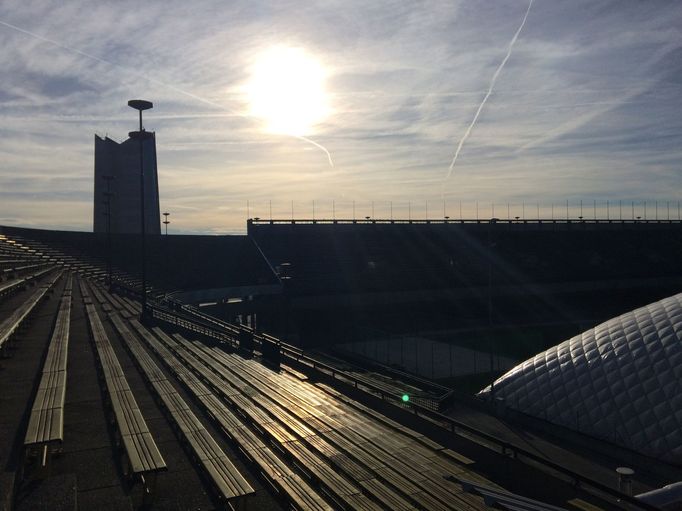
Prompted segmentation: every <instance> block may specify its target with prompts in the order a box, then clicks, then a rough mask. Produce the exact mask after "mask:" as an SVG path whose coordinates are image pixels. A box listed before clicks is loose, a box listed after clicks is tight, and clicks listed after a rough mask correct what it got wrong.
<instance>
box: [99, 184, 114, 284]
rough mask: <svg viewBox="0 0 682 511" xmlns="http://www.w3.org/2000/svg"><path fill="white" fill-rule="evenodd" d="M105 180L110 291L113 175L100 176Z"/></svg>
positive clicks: (109, 282)
mask: <svg viewBox="0 0 682 511" xmlns="http://www.w3.org/2000/svg"><path fill="white" fill-rule="evenodd" d="M102 177H103V178H104V180H105V181H106V182H107V192H106V195H107V202H106V204H107V281H108V282H107V284H108V286H109V292H111V197H112V193H111V180H112V179H114V176H102Z"/></svg>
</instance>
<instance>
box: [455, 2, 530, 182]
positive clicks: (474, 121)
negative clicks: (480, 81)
mask: <svg viewBox="0 0 682 511" xmlns="http://www.w3.org/2000/svg"><path fill="white" fill-rule="evenodd" d="M532 5H533V0H530V2H529V3H528V9H526V14H525V16H524V17H523V20H522V21H521V25H519V28H518V30H517V31H516V33H515V34H514V37H512V40H511V42H510V43H509V48H507V54H506V55H505V56H504V59H502V62H501V63H500V65H499V66H498V67H497V70H496V71H495V74H494V75H493V79H492V80H491V81H490V86H489V87H488V92H486V94H485V97H484V98H483V101H481V104H480V105H478V110H476V115H474V118H473V120H472V121H471V124H469V127H468V128H467V130H466V131H465V132H464V136H463V137H462V139H461V140H460V141H459V145H458V146H457V150H456V151H455V156H454V157H453V158H452V163H450V168H449V170H448V175H447V177H446V178H445V179H449V178H450V176H451V175H452V169H454V168H455V162H456V161H457V157H458V156H459V152H460V151H461V150H462V146H463V145H464V141H465V140H466V139H467V138H469V134H470V133H471V130H472V128H473V127H474V124H476V121H477V120H478V116H479V115H480V114H481V110H483V106H484V105H485V102H486V101H488V97H490V94H491V93H492V92H493V88H494V87H495V82H496V81H497V77H498V76H499V75H500V71H502V68H503V67H504V65H505V64H506V63H507V60H509V57H510V56H511V54H512V49H513V48H514V43H515V42H516V39H517V38H518V37H519V34H520V33H521V30H522V29H523V26H524V25H525V24H526V19H528V13H529V12H530V8H531V6H532Z"/></svg>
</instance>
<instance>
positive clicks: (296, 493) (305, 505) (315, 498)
mask: <svg viewBox="0 0 682 511" xmlns="http://www.w3.org/2000/svg"><path fill="white" fill-rule="evenodd" d="M131 323H133V324H134V323H135V322H131ZM154 333H155V334H156V335H157V336H158V337H159V338H162V339H164V341H165V342H168V343H173V340H172V339H171V338H170V337H168V336H167V335H166V334H165V333H164V332H163V331H162V330H160V329H159V328H158V327H156V328H154ZM142 337H143V339H145V341H146V342H147V343H148V345H149V346H150V347H152V346H153V347H154V348H153V349H154V351H155V352H156V353H157V354H159V355H160V356H161V358H162V360H163V361H164V363H165V364H166V365H167V366H168V367H169V368H172V369H171V370H172V371H173V372H174V374H176V375H177V374H178V373H180V374H183V373H184V376H183V381H191V379H192V377H194V378H195V380H196V381H199V380H198V376H194V375H193V374H192V373H191V372H189V369H188V367H187V366H185V365H184V364H181V363H179V359H178V358H177V355H176V354H175V353H174V352H172V351H171V350H169V349H167V348H166V347H165V346H163V345H162V344H160V343H159V341H158V340H157V339H156V338H154V337H152V336H149V335H143V336H142ZM223 386H224V385H223ZM188 388H189V389H191V387H188ZM195 397H196V399H197V400H198V401H199V402H201V403H202V405H203V406H204V407H205V409H206V411H207V413H208V415H209V416H210V417H212V418H213V419H214V420H215V421H216V422H217V423H218V425H219V426H220V427H221V429H222V430H223V432H224V433H225V434H226V435H227V436H228V437H229V438H231V439H232V440H233V441H234V442H235V443H236V444H237V446H238V447H239V449H240V450H241V451H242V453H244V455H245V456H246V457H247V459H249V460H250V461H251V462H252V463H254V464H255V465H256V466H257V467H258V469H259V471H260V473H261V474H262V475H263V477H265V479H266V480H267V481H268V482H269V483H270V484H271V486H272V487H273V488H274V489H275V490H276V491H277V492H278V493H279V494H281V495H282V496H283V497H285V498H286V499H287V500H288V501H289V502H290V503H292V504H293V505H294V507H295V508H296V509H299V510H303V511H308V510H310V511H328V510H330V509H332V507H331V506H330V505H329V504H328V503H327V502H326V501H325V500H324V499H323V498H322V497H321V496H320V495H319V493H318V492H317V491H315V490H314V489H313V488H312V487H311V486H310V484H309V483H308V482H306V481H304V480H303V479H302V478H301V477H299V476H298V475H296V474H295V473H294V472H293V471H292V470H291V469H290V468H289V467H288V466H287V465H286V464H285V463H284V462H283V461H282V460H281V459H280V458H279V457H278V456H277V455H276V454H275V453H274V452H273V451H272V449H270V448H269V447H268V446H266V445H265V444H264V443H263V441H262V440H260V439H259V438H258V437H257V436H256V435H255V434H254V432H253V431H251V430H250V428H249V427H247V426H246V425H244V423H243V422H242V421H241V420H240V419H239V418H238V417H237V416H236V415H235V413H234V412H232V411H231V410H230V409H229V408H228V407H226V406H225V404H224V403H223V402H222V401H221V400H220V399H219V398H218V397H217V396H216V395H215V394H214V393H212V394H209V395H202V396H195Z"/></svg>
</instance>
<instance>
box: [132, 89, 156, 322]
mask: <svg viewBox="0 0 682 511" xmlns="http://www.w3.org/2000/svg"><path fill="white" fill-rule="evenodd" d="M128 106H129V107H130V108H134V109H135V110H137V111H138V112H139V114H140V130H139V131H131V132H130V133H128V136H129V137H130V138H137V139H138V140H139V141H140V232H141V234H142V315H141V318H140V319H141V320H142V321H143V322H144V320H145V319H146V317H147V261H146V258H147V253H146V246H145V238H146V233H145V225H144V224H145V222H144V220H145V218H144V151H143V142H144V140H145V139H148V138H151V137H152V136H153V135H152V134H151V133H148V132H146V131H145V130H144V128H143V127H142V111H143V110H149V109H151V108H153V107H154V105H153V104H152V102H151V101H146V100H144V99H131V100H130V101H128Z"/></svg>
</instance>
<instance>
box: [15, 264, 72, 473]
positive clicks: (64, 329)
mask: <svg viewBox="0 0 682 511" xmlns="http://www.w3.org/2000/svg"><path fill="white" fill-rule="evenodd" d="M72 285H73V280H72V277H71V276H69V277H68V280H67V283H66V286H65V287H64V291H63V294H62V297H61V301H60V305H59V311H58V313H57V319H56V321H55V325H54V329H53V332H52V336H51V338H50V343H49V345H48V349H47V356H46V357H45V362H44V364H43V370H42V376H41V379H40V384H39V386H38V392H37V394H36V396H35V399H34V401H33V407H32V409H31V415H30V418H29V421H28V427H27V430H26V436H25V439H24V449H25V457H26V458H30V457H33V456H36V455H37V456H38V457H39V464H40V465H41V467H45V466H46V465H47V464H48V463H49V457H50V454H51V450H52V449H59V447H60V444H61V442H62V440H63V435H64V396H65V393H66V364H67V353H68V346H69V325H70V321H71V290H72Z"/></svg>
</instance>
